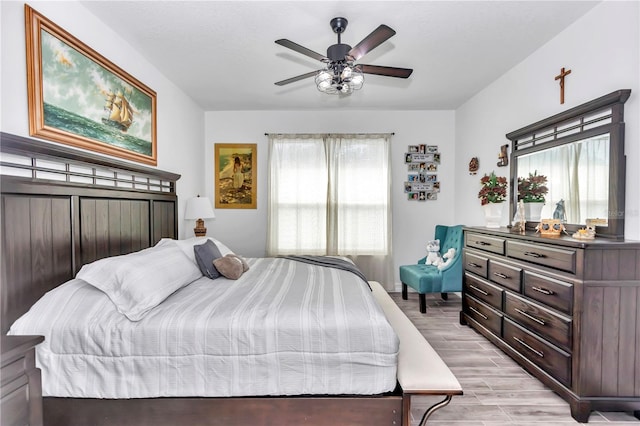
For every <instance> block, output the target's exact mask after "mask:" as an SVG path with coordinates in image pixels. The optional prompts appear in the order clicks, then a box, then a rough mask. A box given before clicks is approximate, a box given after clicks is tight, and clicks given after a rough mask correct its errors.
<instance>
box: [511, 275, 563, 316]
mask: <svg viewBox="0 0 640 426" xmlns="http://www.w3.org/2000/svg"><path fill="white" fill-rule="evenodd" d="M523 292H524V294H525V296H528V297H530V298H532V299H535V300H537V301H539V302H542V303H544V304H545V305H547V306H551V307H552V308H556V309H558V310H559V311H562V312H564V313H567V314H569V315H572V314H573V284H569V283H565V282H563V281H558V280H555V279H553V278H549V277H545V276H542V275H538V274H536V273H534V272H529V271H524V289H523Z"/></svg>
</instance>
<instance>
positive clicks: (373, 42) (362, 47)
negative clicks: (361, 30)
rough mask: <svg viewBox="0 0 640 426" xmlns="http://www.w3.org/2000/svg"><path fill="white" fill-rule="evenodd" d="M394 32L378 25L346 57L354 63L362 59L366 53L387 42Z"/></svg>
mask: <svg viewBox="0 0 640 426" xmlns="http://www.w3.org/2000/svg"><path fill="white" fill-rule="evenodd" d="M395 33H396V32H395V31H394V30H392V29H391V28H389V27H387V26H386V25H380V26H379V27H378V28H376V29H375V30H373V32H372V33H371V34H369V35H368V36H366V37H365V38H364V39H363V40H362V41H361V42H360V43H358V44H356V45H355V47H353V48H352V49H351V50H350V51H349V52H348V53H347V56H350V57H352V58H353V60H354V61H357V60H358V59H360V58H362V57H363V56H364V55H366V54H367V53H368V52H370V51H372V50H373V49H375V48H376V47H378V46H380V45H381V44H382V43H384V42H385V41H387V40H389V39H390V38H391V37H393V35H394V34H395Z"/></svg>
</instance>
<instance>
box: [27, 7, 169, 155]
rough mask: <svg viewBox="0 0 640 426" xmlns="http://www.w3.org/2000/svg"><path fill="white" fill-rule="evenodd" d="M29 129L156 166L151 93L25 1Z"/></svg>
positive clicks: (154, 95) (39, 134)
mask: <svg viewBox="0 0 640 426" xmlns="http://www.w3.org/2000/svg"><path fill="white" fill-rule="evenodd" d="M24 10H25V30H26V45H27V46H26V47H27V96H28V107H29V134H30V135H31V136H36V137H40V138H43V139H47V140H50V141H54V142H59V143H63V144H66V145H71V146H74V147H77V148H83V149H88V150H91V151H95V152H99V153H102V154H107V155H112V156H116V157H120V158H125V159H127V160H132V161H137V162H140V163H144V164H149V165H153V166H155V165H157V140H156V139H157V138H156V93H155V92H154V91H153V90H151V89H150V88H148V87H147V86H145V85H144V84H142V83H141V82H140V81H138V80H137V79H135V78H134V77H132V76H131V75H129V74H128V73H127V72H125V71H124V70H123V69H121V68H119V67H118V66H116V65H115V64H113V63H112V62H110V61H109V60H107V59H106V58H105V57H104V56H102V55H100V54H99V53H97V52H96V51H95V50H93V49H91V48H90V47H89V46H87V45H86V44H84V43H82V42H81V41H80V40H78V39H77V38H75V37H73V36H72V35H71V34H69V33H68V32H67V31H65V30H64V29H62V28H61V27H59V26H58V25H56V24H54V23H53V22H52V21H50V20H49V19H47V18H46V17H44V16H43V15H41V14H40V13H38V12H37V11H36V10H34V9H32V8H31V7H29V6H28V5H25V9H24Z"/></svg>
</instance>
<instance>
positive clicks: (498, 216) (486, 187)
mask: <svg viewBox="0 0 640 426" xmlns="http://www.w3.org/2000/svg"><path fill="white" fill-rule="evenodd" d="M480 184H481V185H482V188H481V189H480V192H478V198H480V204H481V205H482V207H483V209H484V217H485V222H486V226H487V228H499V227H500V222H501V221H502V207H503V205H502V203H503V202H504V201H505V200H506V199H507V185H508V184H507V178H505V177H503V176H496V174H495V173H494V172H491V174H490V175H486V174H485V175H484V176H483V177H482V178H481V179H480Z"/></svg>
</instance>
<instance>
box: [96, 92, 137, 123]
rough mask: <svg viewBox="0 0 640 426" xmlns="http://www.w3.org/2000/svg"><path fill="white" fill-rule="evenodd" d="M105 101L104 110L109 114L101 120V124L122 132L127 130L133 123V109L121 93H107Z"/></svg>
mask: <svg viewBox="0 0 640 426" xmlns="http://www.w3.org/2000/svg"><path fill="white" fill-rule="evenodd" d="M106 101H107V102H106V103H105V105H104V109H105V110H106V111H107V112H108V113H109V117H106V118H103V119H102V122H103V123H104V124H106V125H108V126H111V127H115V128H116V129H119V130H121V131H123V132H126V131H127V130H129V126H131V124H132V123H133V108H132V107H131V104H130V103H129V101H128V100H127V98H125V97H124V95H123V94H122V91H118V92H117V93H113V92H108V93H107V99H106Z"/></svg>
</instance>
